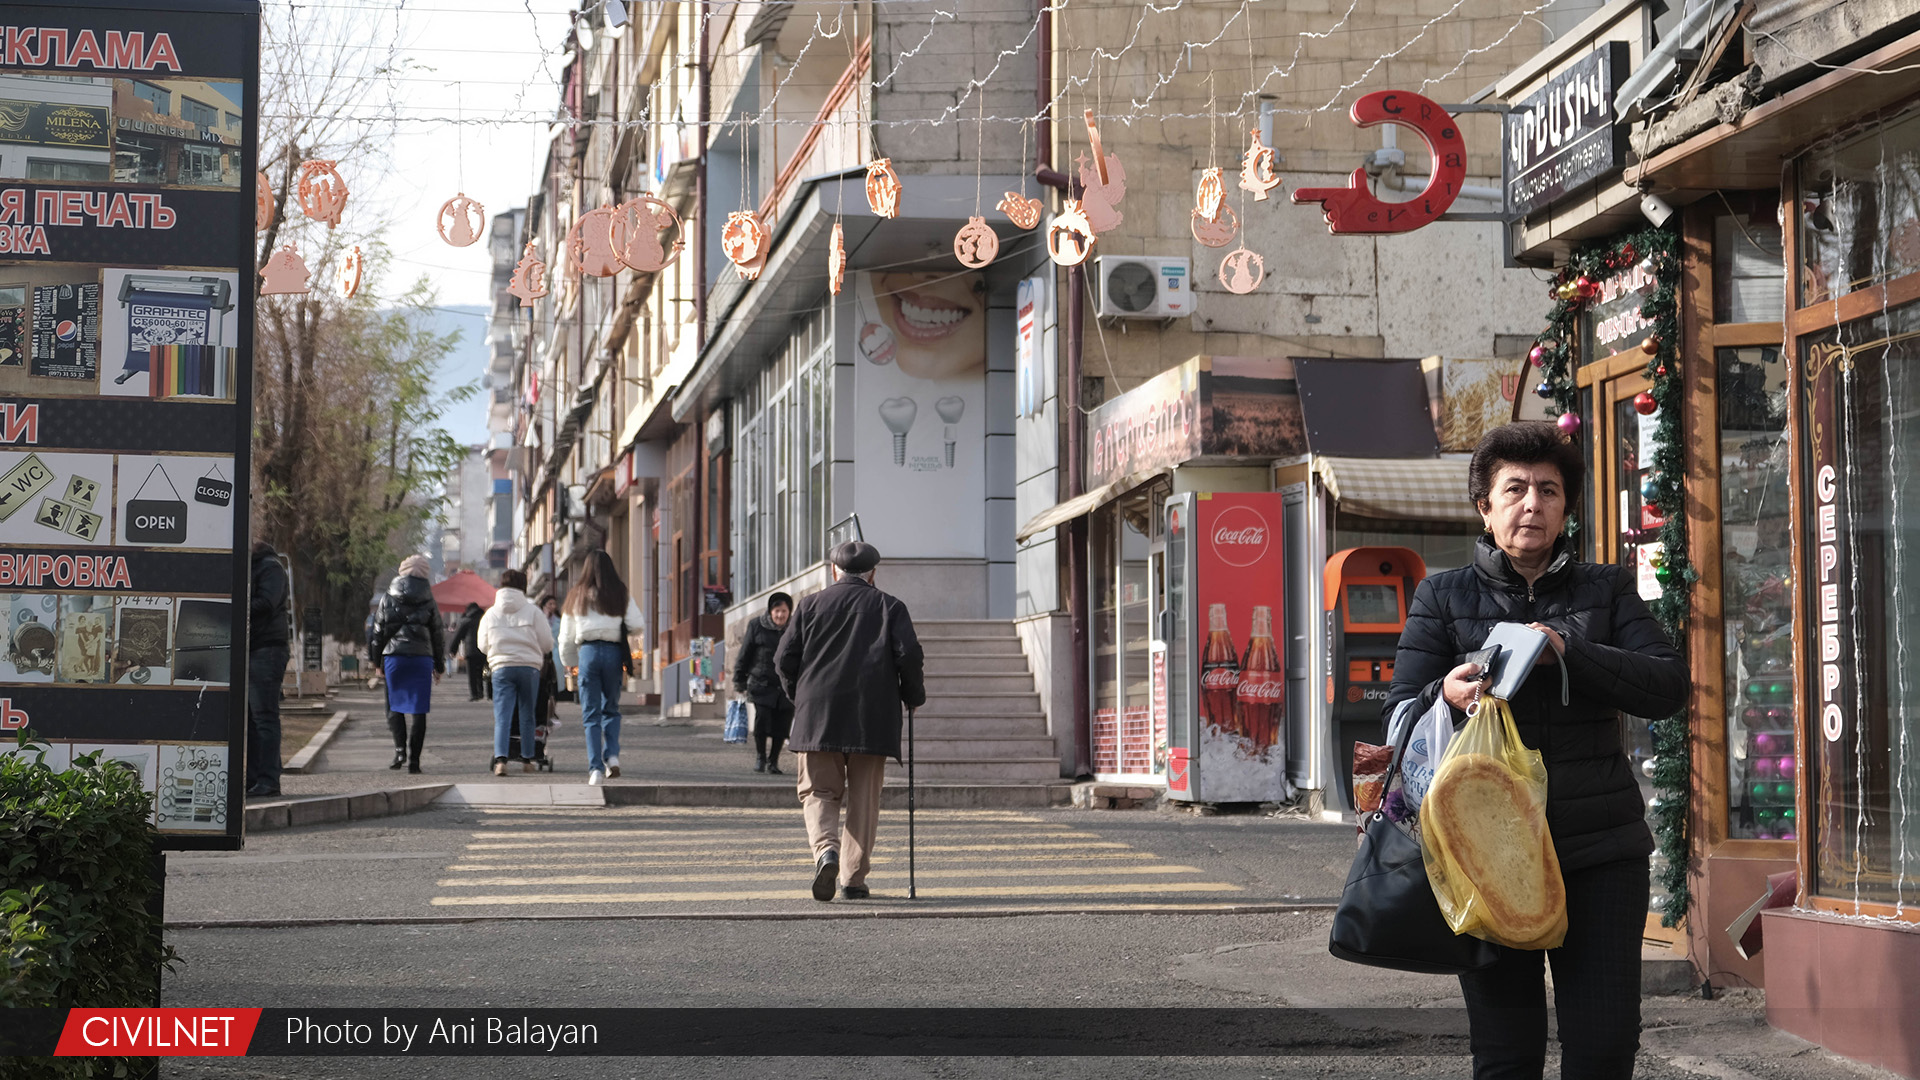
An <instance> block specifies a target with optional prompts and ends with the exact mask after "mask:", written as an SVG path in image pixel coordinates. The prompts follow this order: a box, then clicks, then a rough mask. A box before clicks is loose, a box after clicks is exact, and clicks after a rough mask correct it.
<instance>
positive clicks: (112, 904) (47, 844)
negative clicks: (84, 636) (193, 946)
mask: <svg viewBox="0 0 1920 1080" xmlns="http://www.w3.org/2000/svg"><path fill="white" fill-rule="evenodd" d="M152 798H153V797H152V796H151V795H150V794H149V793H148V792H147V791H145V790H144V789H143V788H142V787H141V786H140V777H139V775H138V774H136V773H135V772H133V771H132V770H131V769H128V768H126V767H125V766H122V765H118V764H116V763H114V762H111V761H101V760H100V756H99V755H98V754H89V755H85V756H83V757H78V758H75V759H74V762H73V766H72V767H71V768H69V769H66V770H64V771H60V772H56V771H54V770H53V769H51V768H48V767H47V765H46V763H45V761H44V760H43V755H42V754H40V753H39V752H36V751H35V750H33V749H32V748H31V747H30V746H27V745H25V744H23V747H22V751H21V752H20V753H15V754H11V755H7V756H6V757H3V758H0V861H3V864H0V926H4V928H5V947H4V960H3V961H0V1007H9V1008H137V1007H144V1006H151V1005H153V1004H154V989H155V986H156V983H157V981H158V979H159V977H160V972H161V970H162V968H163V967H164V968H168V969H170V968H172V966H173V965H174V962H175V957H174V952H173V949H172V947H171V946H166V945H163V944H162V943H161V940H160V933H159V927H158V926H157V925H156V920H155V919H154V917H153V916H152V915H151V914H150V913H149V912H148V911H147V903H148V900H149V899H150V898H151V896H152V894H153V877H152V860H153V852H154V834H153V828H152V826H151V825H150V824H149V817H150V814H151V810H152ZM149 1061H150V1059H138V1058H41V1059H35V1060H32V1061H31V1062H29V1061H26V1060H16V1061H15V1062H14V1063H13V1066H14V1067H16V1068H18V1067H23V1066H24V1067H26V1072H25V1073H24V1074H20V1075H36V1076H46V1077H88V1076H128V1075H140V1074H141V1073H143V1072H144V1071H145V1067H146V1065H147V1064H148V1063H149Z"/></svg>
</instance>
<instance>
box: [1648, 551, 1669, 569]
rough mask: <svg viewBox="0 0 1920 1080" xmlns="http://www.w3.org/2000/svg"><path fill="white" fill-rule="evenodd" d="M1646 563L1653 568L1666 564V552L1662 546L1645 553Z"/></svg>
mask: <svg viewBox="0 0 1920 1080" xmlns="http://www.w3.org/2000/svg"><path fill="white" fill-rule="evenodd" d="M1647 564H1648V565H1650V566H1652V567H1653V568H1654V569H1655V570H1658V569H1660V568H1661V567H1663V566H1665V565H1667V553H1666V550H1665V549H1663V548H1655V549H1653V550H1652V551H1650V552H1648V553H1647Z"/></svg>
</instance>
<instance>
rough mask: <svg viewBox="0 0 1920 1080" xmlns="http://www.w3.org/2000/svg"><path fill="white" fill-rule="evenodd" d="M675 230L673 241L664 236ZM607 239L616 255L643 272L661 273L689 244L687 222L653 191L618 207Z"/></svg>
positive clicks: (610, 223) (611, 221)
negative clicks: (654, 195) (685, 230)
mask: <svg viewBox="0 0 1920 1080" xmlns="http://www.w3.org/2000/svg"><path fill="white" fill-rule="evenodd" d="M669 229H671V230H673V243H672V244H670V245H669V244H666V243H664V242H663V238H664V237H665V236H666V235H667V230H669ZM608 230H609V232H608V234H607V242H608V244H609V245H610V246H611V247H612V248H613V254H614V257H615V258H617V259H619V260H620V261H621V262H622V263H625V264H626V265H627V266H628V267H630V268H632V269H634V270H638V271H639V272H641V273H643V274H657V273H659V272H660V271H662V270H664V269H666V268H667V265H668V264H669V263H671V262H673V260H674V259H676V258H679V256H680V252H681V251H682V250H683V249H685V247H686V244H685V242H684V241H683V240H682V239H681V236H682V234H683V232H684V226H683V225H682V223H681V221H680V215H679V214H678V213H676V212H674V209H673V207H671V206H669V205H667V203H665V202H663V201H662V200H660V199H656V198H654V197H653V196H651V195H642V196H640V197H639V198H635V199H629V200H627V201H626V202H623V203H621V204H620V205H619V206H617V207H615V208H614V212H613V216H612V218H611V220H610V221H609V222H608Z"/></svg>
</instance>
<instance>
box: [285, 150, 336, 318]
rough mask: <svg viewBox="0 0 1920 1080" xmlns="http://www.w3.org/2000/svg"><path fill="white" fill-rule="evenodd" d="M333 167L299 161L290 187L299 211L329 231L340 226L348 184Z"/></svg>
mask: <svg viewBox="0 0 1920 1080" xmlns="http://www.w3.org/2000/svg"><path fill="white" fill-rule="evenodd" d="M333 166H334V163H333V162H331V161H318V160H314V161H303V162H301V163H300V177H299V179H298V180H297V181H296V182H295V183H294V188H293V190H294V194H295V195H296V196H297V197H298V198H299V200H300V209H301V210H304V211H306V215H307V216H308V217H310V218H312V219H313V220H315V221H324V222H326V223H327V228H329V229H331V228H335V227H336V226H338V225H339V224H340V212H341V211H342V210H345V209H346V208H347V182H346V180H345V179H344V178H343V177H341V175H340V171H339V170H338V169H335V168H334V167H333ZM302 291H304V290H302Z"/></svg>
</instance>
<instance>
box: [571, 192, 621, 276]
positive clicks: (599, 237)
mask: <svg viewBox="0 0 1920 1080" xmlns="http://www.w3.org/2000/svg"><path fill="white" fill-rule="evenodd" d="M613 215H614V209H613V207H611V206H597V207H594V208H593V209H592V210H589V211H587V212H586V213H584V214H581V215H580V220H578V221H576V222H574V223H573V230H572V231H571V232H569V233H568V234H567V251H568V253H569V254H571V255H572V256H573V272H574V273H576V274H591V275H593V276H594V277H612V276H613V275H615V274H617V273H619V272H620V268H621V266H622V263H621V262H620V256H618V255H616V254H614V252H613Z"/></svg>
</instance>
